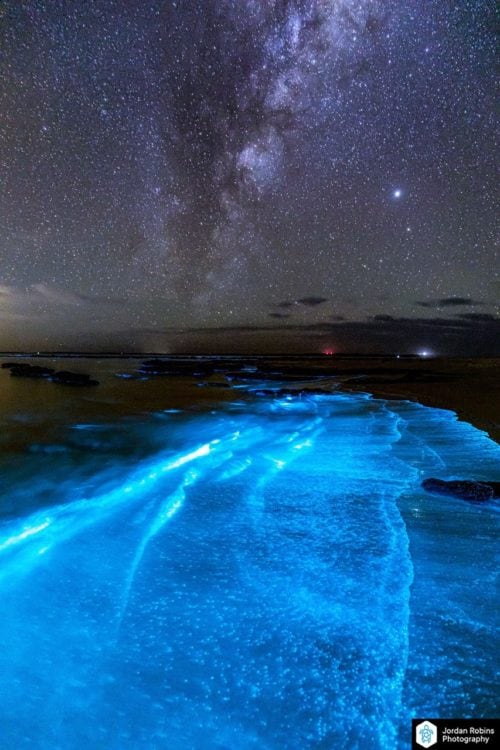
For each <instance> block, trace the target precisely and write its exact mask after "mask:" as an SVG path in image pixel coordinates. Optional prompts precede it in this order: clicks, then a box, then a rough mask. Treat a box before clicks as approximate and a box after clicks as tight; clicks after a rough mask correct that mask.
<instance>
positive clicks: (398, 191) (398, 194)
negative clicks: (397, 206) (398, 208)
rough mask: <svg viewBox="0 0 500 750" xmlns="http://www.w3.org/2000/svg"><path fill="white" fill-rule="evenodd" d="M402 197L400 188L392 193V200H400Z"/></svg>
mask: <svg viewBox="0 0 500 750" xmlns="http://www.w3.org/2000/svg"><path fill="white" fill-rule="evenodd" d="M402 195H403V191H402V190H401V188H396V190H394V191H393V193H392V196H393V198H401V197H402Z"/></svg>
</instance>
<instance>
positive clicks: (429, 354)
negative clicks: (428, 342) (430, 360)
mask: <svg viewBox="0 0 500 750" xmlns="http://www.w3.org/2000/svg"><path fill="white" fill-rule="evenodd" d="M417 354H418V356H419V357H432V356H433V352H431V351H430V349H420V350H419V351H418V352H417Z"/></svg>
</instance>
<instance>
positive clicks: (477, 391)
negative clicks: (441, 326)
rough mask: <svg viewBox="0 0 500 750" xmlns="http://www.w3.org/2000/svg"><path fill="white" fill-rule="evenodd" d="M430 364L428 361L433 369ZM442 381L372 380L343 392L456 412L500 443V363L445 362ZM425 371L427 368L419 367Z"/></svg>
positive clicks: (344, 386)
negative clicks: (499, 364)
mask: <svg viewBox="0 0 500 750" xmlns="http://www.w3.org/2000/svg"><path fill="white" fill-rule="evenodd" d="M429 364H430V362H429V361H427V362H425V367H426V369H428V370H431V371H432V369H433V368H432V367H431V368H429V367H428V366H429ZM438 367H439V369H440V370H441V371H442V370H443V369H445V370H447V371H448V372H445V373H442V378H440V377H436V378H435V380H433V381H432V382H431V381H429V382H425V381H423V380H418V378H416V379H415V380H413V381H412V380H410V379H408V380H403V379H401V380H391V381H390V382H389V381H385V382H373V380H372V379H371V378H370V376H369V375H368V377H366V378H363V379H360V380H358V381H357V382H353V381H352V380H351V381H349V380H348V381H347V382H345V381H344V382H343V384H342V386H341V388H342V390H346V391H350V392H353V393H359V392H364V393H370V394H371V395H372V396H373V397H374V398H383V399H387V400H405V401H416V402H418V403H420V404H422V405H423V406H429V407H432V408H435V409H447V410H449V411H453V412H455V414H456V415H457V417H458V419H459V420H460V421H464V422H468V423H469V424H472V425H473V426H474V427H476V428H477V429H479V430H482V431H483V432H486V433H487V434H488V436H489V437H490V438H491V440H493V441H495V442H496V443H499V444H500V386H499V381H500V377H499V374H500V373H499V367H498V362H495V361H494V360H487V361H484V362H479V361H477V362H474V361H468V362H465V363H463V364H462V366H461V367H460V364H455V363H452V362H449V361H448V362H445V363H443V361H441V362H440V363H439V365H438ZM419 369H423V368H419Z"/></svg>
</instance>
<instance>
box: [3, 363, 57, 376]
mask: <svg viewBox="0 0 500 750" xmlns="http://www.w3.org/2000/svg"><path fill="white" fill-rule="evenodd" d="M53 372H54V369H53V368H52V367H40V366H39V365H27V364H23V363H20V364H16V365H11V367H10V374H11V375H13V376H14V377H15V378H48V377H49V375H52V373H53Z"/></svg>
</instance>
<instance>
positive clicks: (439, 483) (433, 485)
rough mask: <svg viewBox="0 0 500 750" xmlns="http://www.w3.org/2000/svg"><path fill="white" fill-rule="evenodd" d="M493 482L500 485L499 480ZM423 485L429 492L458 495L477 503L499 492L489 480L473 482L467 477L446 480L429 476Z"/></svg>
mask: <svg viewBox="0 0 500 750" xmlns="http://www.w3.org/2000/svg"><path fill="white" fill-rule="evenodd" d="M493 484H494V485H498V483H497V482H494V483H493ZM422 487H423V488H424V490H426V491H427V492H432V493H434V494H436V495H448V496H449V497H458V498H460V499H461V500H469V501H470V502H475V503H483V502H485V501H486V500H491V499H492V498H493V497H494V496H495V494H497V493H496V492H495V487H493V486H492V485H490V484H489V483H488V482H473V481H471V480H467V479H458V480H452V481H448V482H446V481H444V480H443V479H434V478H433V477H429V479H424V481H423V482H422Z"/></svg>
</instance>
